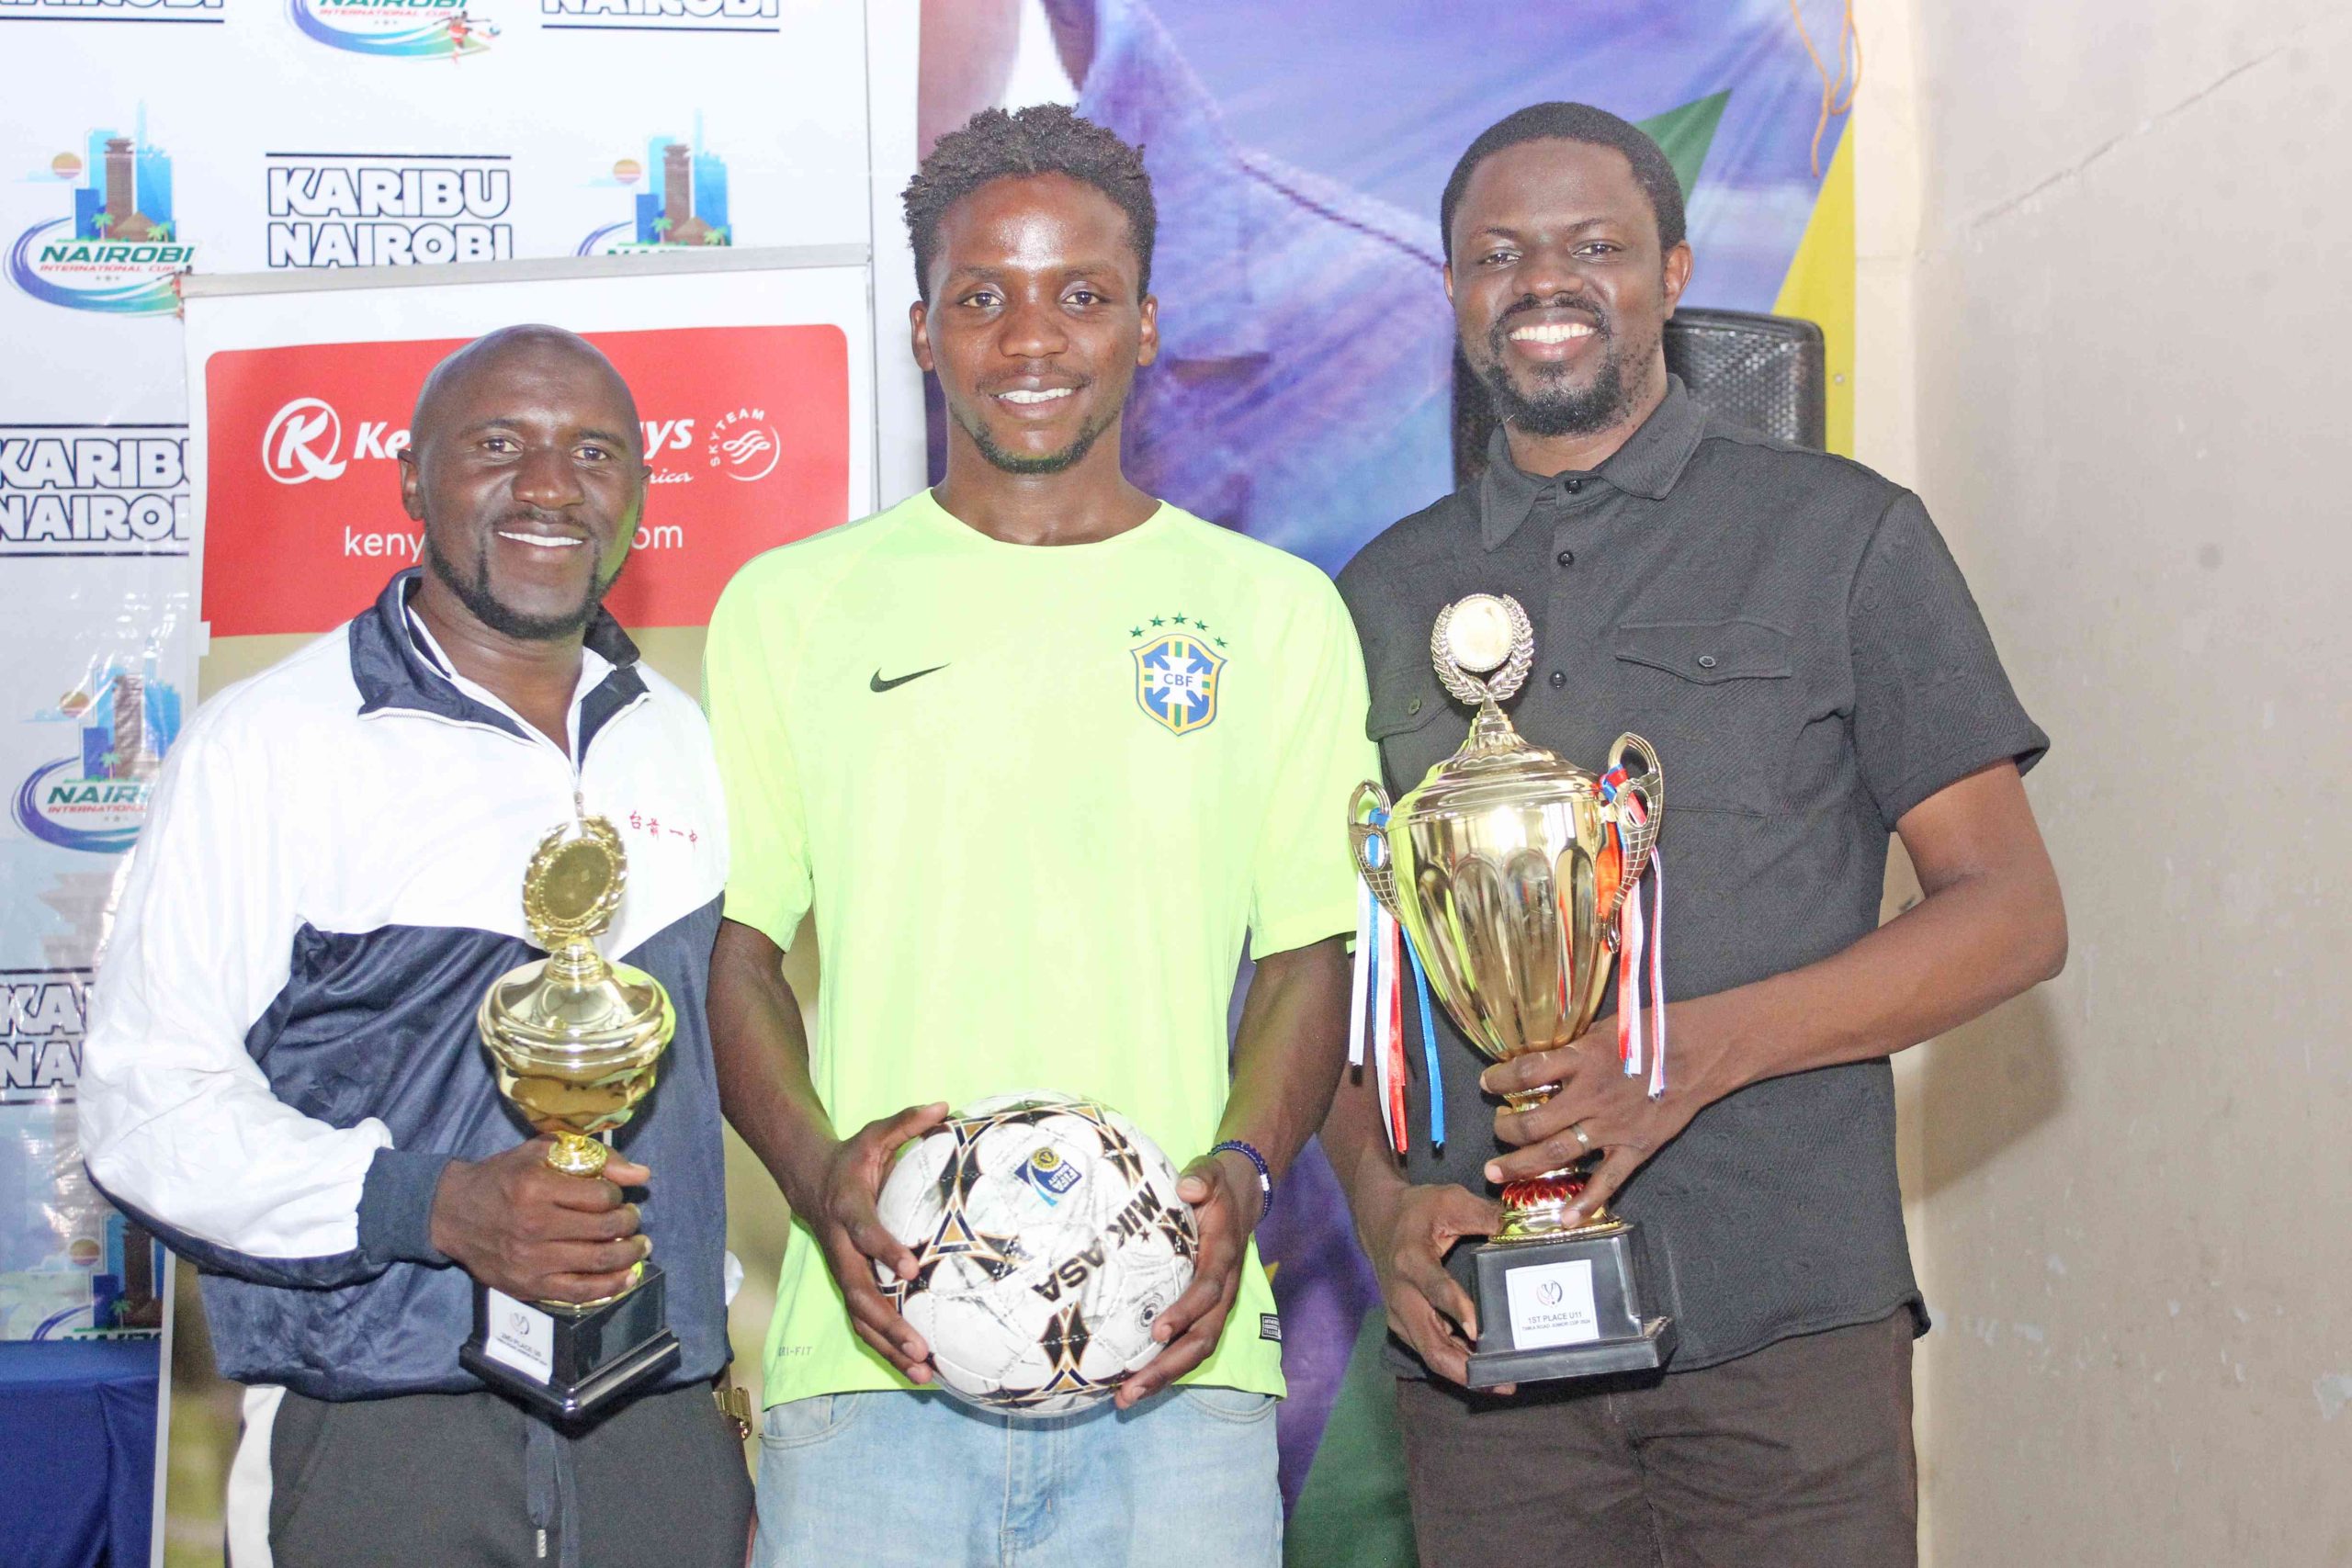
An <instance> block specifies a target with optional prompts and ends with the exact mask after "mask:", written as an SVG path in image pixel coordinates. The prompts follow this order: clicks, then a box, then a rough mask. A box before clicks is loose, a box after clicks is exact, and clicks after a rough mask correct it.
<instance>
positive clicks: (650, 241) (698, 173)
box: [572, 114, 735, 256]
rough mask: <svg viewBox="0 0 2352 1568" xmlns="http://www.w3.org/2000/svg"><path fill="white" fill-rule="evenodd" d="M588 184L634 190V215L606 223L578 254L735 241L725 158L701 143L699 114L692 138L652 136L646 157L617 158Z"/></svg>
mask: <svg viewBox="0 0 2352 1568" xmlns="http://www.w3.org/2000/svg"><path fill="white" fill-rule="evenodd" d="M588 183H589V184H590V185H592V186H597V187H599V188H610V189H621V190H630V191H634V192H635V193H636V194H635V196H634V197H632V198H631V199H632V200H633V202H634V203H635V210H634V213H633V215H632V216H630V217H628V218H626V219H624V220H621V221H620V222H617V223H607V224H605V226H604V227H603V228H601V229H598V230H595V231H594V232H592V233H591V234H590V235H589V236H588V237H587V238H586V239H584V240H582V241H581V242H580V248H579V249H578V250H577V251H575V252H573V253H572V254H575V255H582V256H611V255H624V254H629V253H631V252H635V251H660V250H676V249H678V248H680V247H682V246H687V245H731V244H733V243H735V240H734V231H733V230H731V229H729V227H728V221H727V219H728V211H727V161H726V160H725V159H723V158H721V157H720V156H719V155H718V153H716V152H711V151H710V150H709V149H708V148H707V147H706V146H705V145H703V139H702V116H701V115H700V114H696V115H695V133H694V138H693V140H692V141H687V140H685V139H684V138H682V137H676V136H655V137H652V138H650V139H649V140H648V141H647V143H646V148H645V156H644V158H643V159H641V160H640V159H638V158H633V157H632V158H617V159H615V160H614V162H613V165H612V168H611V171H610V172H609V173H607V174H604V175H598V176H597V177H596V178H594V179H593V180H590V181H589V182H588Z"/></svg>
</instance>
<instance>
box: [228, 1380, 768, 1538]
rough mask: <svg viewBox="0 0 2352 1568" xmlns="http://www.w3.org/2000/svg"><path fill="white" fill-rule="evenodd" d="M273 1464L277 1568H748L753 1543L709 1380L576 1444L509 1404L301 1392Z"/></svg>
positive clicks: (645, 1401) (276, 1436)
mask: <svg viewBox="0 0 2352 1568" xmlns="http://www.w3.org/2000/svg"><path fill="white" fill-rule="evenodd" d="M535 1428H536V1430H535ZM269 1461H270V1462H269V1469H270V1495H269V1546H270V1557H271V1562H272V1568H329V1565H332V1568H363V1565H373V1564H383V1565H386V1568H390V1565H393V1564H402V1565H411V1568H413V1565H417V1564H426V1563H430V1564H432V1565H434V1568H510V1565H511V1568H559V1565H560V1564H563V1563H566V1562H571V1563H575V1564H579V1565H580V1568H648V1565H650V1564H661V1565H662V1568H741V1564H742V1562H743V1553H744V1551H745V1548H746V1546H747V1545H748V1543H749V1541H750V1539H751V1538H750V1529H751V1515H752V1480H751V1473H750V1471H749V1470H748V1469H747V1468H746V1466H745V1464H744V1461H743V1448H742V1444H741V1442H740V1441H738V1439H737V1438H736V1436H735V1427H734V1426H733V1424H732V1423H731V1422H729V1421H728V1420H727V1419H726V1417H724V1416H721V1415H720V1414H719V1412H718V1406H717V1405H716V1404H713V1403H712V1401H711V1397H710V1390H709V1388H708V1387H707V1386H705V1385H701V1384H696V1385H695V1386H693V1387H689V1388H684V1389H675V1390H673V1391H671V1392H669V1393H655V1394H647V1395H645V1396H643V1397H640V1398H638V1399H634V1400H631V1401H630V1402H629V1403H628V1404H626V1405H624V1406H622V1407H621V1409H619V1410H618V1411H616V1413H614V1415H612V1416H610V1417H609V1418H607V1419H605V1420H604V1421H602V1422H599V1423H598V1424H597V1425H595V1426H594V1427H589V1428H588V1429H587V1430H586V1431H584V1432H582V1433H581V1434H580V1435H578V1436H577V1437H569V1438H557V1437H556V1436H555V1434H554V1433H553V1430H552V1429H551V1428H549V1427H546V1426H545V1425H544V1424H543V1423H540V1422H538V1421H537V1420H536V1418H534V1417H532V1416H526V1415H525V1414H524V1413H523V1411H522V1410H521V1409H520V1408H519V1407H518V1406H516V1405H515V1404H509V1403H508V1402H507V1401H505V1400H503V1399H502V1398H500V1397H499V1396H498V1395H496V1394H493V1393H440V1394H435V1393H425V1394H409V1395H402V1396H400V1397H396V1398H391V1399H370V1400H360V1401H354V1402H351V1403H348V1404H325V1403H322V1402H321V1401H319V1400H315V1399H304V1398H302V1397H301V1396H300V1395H299V1394H292V1393H289V1394H288V1395H286V1396H285V1398H284V1400H283V1402H282V1403H281V1404H279V1405H278V1408H277V1417H276V1419H275V1420H274V1421H273V1422H272V1423H271V1429H270V1432H269ZM567 1524H568V1525H569V1526H570V1529H569V1530H568V1531H567V1529H566V1528H565V1527H566V1525H567ZM542 1532H544V1533H542ZM567 1536H568V1538H569V1539H567ZM234 1568H247V1565H246V1564H244V1563H243V1562H239V1563H237V1564H235V1565H234Z"/></svg>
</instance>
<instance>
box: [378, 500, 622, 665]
mask: <svg viewBox="0 0 2352 1568" xmlns="http://www.w3.org/2000/svg"><path fill="white" fill-rule="evenodd" d="M581 548H582V549H586V548H588V546H586V545H582V546H581ZM424 564H425V565H426V566H427V567H428V568H430V569H431V570H432V572H433V575H434V576H435V577H437V578H439V579H440V580H441V585H442V586H443V587H445V588H447V590H448V591H449V592H452V593H454V594H456V595H457V596H458V604H463V605H464V606H465V607H466V609H467V610H468V611H469V613H470V614H471V615H473V618H474V619H475V620H477V621H480V622H481V624H482V625H483V626H488V627H489V628H490V629H491V630H492V631H494V632H496V633H498V634H499V635H500V636H501V637H513V638H514V639H515V641H517V642H560V641H561V640H563V639H564V638H566V637H577V636H579V635H580V634H581V633H582V632H583V631H586V630H587V629H588V623H589V622H591V621H593V620H594V619H595V618H596V611H597V608H598V607H599V606H600V605H602V604H604V602H605V594H607V593H609V592H612V588H613V584H614V583H616V582H618V581H620V580H621V573H622V572H623V571H626V570H628V559H627V558H623V559H622V561H621V564H620V565H619V566H618V567H616V568H615V569H614V570H613V574H612V576H610V577H607V578H605V580H604V581H601V582H597V581H593V580H592V581H590V583H589V587H588V592H587V593H586V594H585V595H584V596H583V597H582V599H581V601H580V604H579V607H578V608H576V609H572V610H568V611H566V612H565V613H564V614H562V615H525V614H523V613H522V612H521V611H519V610H516V609H515V608H513V607H512V606H510V605H508V604H504V603H503V601H501V600H500V599H499V597H498V595H496V594H495V593H493V592H491V588H490V558H489V557H488V556H486V555H485V556H477V557H476V558H474V575H473V579H472V581H467V580H466V578H465V577H464V576H463V575H462V574H460V573H459V572H458V568H457V566H456V564H455V563H454V562H452V561H451V560H450V559H449V558H448V557H447V556H445V555H443V554H442V553H441V549H440V547H439V546H438V545H436V544H435V543H434V539H433V530H432V529H430V528H427V529H426V530H425V531H424Z"/></svg>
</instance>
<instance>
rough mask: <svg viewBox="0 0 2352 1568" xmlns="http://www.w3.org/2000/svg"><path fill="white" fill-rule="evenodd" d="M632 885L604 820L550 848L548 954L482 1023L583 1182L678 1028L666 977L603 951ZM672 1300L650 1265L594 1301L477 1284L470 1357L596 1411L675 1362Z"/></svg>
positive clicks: (536, 882) (499, 984)
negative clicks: (599, 947) (669, 1323)
mask: <svg viewBox="0 0 2352 1568" xmlns="http://www.w3.org/2000/svg"><path fill="white" fill-rule="evenodd" d="M627 883H628V858H627V856H626V855H625V854H624V853H623V852H622V850H621V843H620V835H619V834H618V833H617V832H616V830H615V829H614V828H613V826H612V824H611V823H609V822H607V821H605V819H604V818H601V817H592V818H587V819H586V820H584V821H582V822H581V823H579V824H577V825H576V826H575V825H567V826H565V827H561V828H558V829H555V830H554V831H552V832H550V833H548V836H547V837H546V838H545V839H543V840H540V842H539V847H538V850H537V852H536V853H535V854H533V855H532V857H531V863H530V867H529V869H528V870H527V871H526V873H525V874H524V878H523V913H524V919H525V921H526V924H527V925H528V926H529V928H530V931H531V934H532V936H533V938H534V939H536V940H537V942H538V944H539V945H540V946H541V947H543V948H545V949H547V951H548V956H547V957H545V958H540V959H534V960H533V961H532V962H530V963H528V964H523V965H521V966H519V967H517V968H515V969H510V970H508V971H507V972H506V973H505V974H504V975H502V976H499V978H498V979H497V981H496V982H494V983H493V984H492V986H491V987H490V990H489V992H488V994H486V995H485V996H484V997H483V998H482V1002H481V1010H480V1012H479V1013H478V1014H477V1016H476V1022H477V1024H478V1025H479V1027H480V1030H481V1039H482V1044H483V1045H484V1047H485V1048H487V1050H488V1051H489V1053H490V1059H491V1065H492V1070H493V1071H494V1072H495V1073H496V1075H497V1080H498V1089H499V1093H500V1094H502V1095H503V1096H504V1097H505V1100H506V1101H507V1103H508V1104H509V1105H510V1106H512V1107H513V1108H514V1109H515V1111H516V1113H517V1114H518V1115H520V1116H521V1118H522V1119H523V1121H524V1122H525V1123H526V1124H527V1125H528V1126H529V1127H530V1128H531V1129H532V1130H533V1131H534V1132H537V1133H543V1134H552V1135H553V1137H554V1139H555V1142H554V1144H553V1145H551V1146H550V1147H549V1148H548V1165H549V1166H550V1167H552V1168H555V1169H557V1170H560V1171H561V1172H563V1173H564V1174H565V1175H567V1176H571V1177H575V1178H579V1179H594V1178H596V1177H597V1176H598V1175H599V1174H600V1173H601V1172H602V1171H603V1170H604V1168H605V1160H606V1159H607V1158H608V1157H609V1154H610V1150H609V1145H607V1144H606V1143H605V1141H604V1139H605V1136H606V1135H608V1134H611V1133H612V1132H613V1131H615V1130H616V1129H617V1128H619V1127H621V1126H623V1125H625V1124H627V1122H628V1120H629V1118H630V1117H632V1116H634V1115H635V1114H636V1112H637V1107H638V1105H639V1102H641V1101H642V1100H644V1099H645V1097H646V1096H647V1095H649V1094H650V1093H652V1092H653V1086H654V1080H655V1077H656V1076H657V1070H658V1068H659V1066H660V1063H661V1059H662V1051H663V1050H664V1049H665V1048H666V1047H667V1046H668V1045H669V1043H670V1037H671V1035H672V1033H673V1032H674V1031H675V1030H676V1028H677V1016H676V1014H675V1012H674V1011H673V1009H672V1007H671V1003H670V997H669V993H668V992H667V991H665V990H664V989H663V988H662V983H661V982H660V981H658V980H656V979H654V978H653V977H652V976H650V975H648V974H646V973H645V972H644V971H643V970H641V969H638V968H635V967H633V966H631V965H629V964H615V963H611V962H609V961H607V960H606V959H605V957H604V956H603V955H602V954H600V953H598V952H597V951H596V945H595V942H594V937H595V936H597V935H598V934H600V933H601V932H603V931H605V929H606V928H608V927H609V926H610V925H611V924H612V919H613V916H614V915H615V914H616V912H617V911H618V909H619V908H620V902H621V894H622V891H623V889H624V888H625V886H627ZM664 1294H665V1292H664V1286H663V1281H662V1270H661V1269H659V1268H658V1267H656V1266H655V1265H653V1264H651V1263H650V1262H646V1263H639V1264H638V1265H637V1266H636V1267H635V1268H634V1269H631V1270H630V1282H629V1283H628V1286H627V1287H625V1288H624V1289H623V1290H621V1291H620V1292H617V1293H616V1294H614V1295H610V1296H605V1297H603V1298H601V1299H599V1300H597V1301H593V1302H547V1301H542V1302H520V1301H517V1300H515V1298H514V1297H512V1296H509V1295H507V1294H505V1293H504V1292H501V1291H496V1290H492V1289H491V1288H490V1287H488V1286H486V1285H482V1284H481V1283H480V1282H477V1283H476V1284H475V1286H474V1333H473V1337H471V1338H470V1339H469V1340H468V1341H467V1343H466V1346H465V1348H463V1349H462V1350H460V1351H459V1352H458V1359H459V1360H460V1361H461V1362H463V1363H464V1365H465V1366H466V1368H467V1369H468V1370H469V1371H472V1372H473V1373H474V1374H475V1375H476V1376H478V1377H480V1378H481V1379H482V1380H483V1381H484V1382H491V1383H493V1384H495V1385H496V1386H498V1387H500V1388H501V1389H503V1390H504V1391H506V1392H507V1393H511V1394H514V1395H515V1396H516V1397H517V1398H519V1399H521V1400H522V1401H523V1402H524V1403H525V1404H528V1405H530V1406H532V1407H533V1408H535V1409H537V1410H539V1411H541V1412H542V1413H544V1414H547V1415H548V1416H554V1417H556V1418H558V1419H564V1420H570V1419H574V1418H577V1417H580V1416H586V1415H589V1414H592V1413H594V1411H595V1410H596V1409H597V1408H598V1407H600V1406H601V1405H603V1404H605V1403H606V1402H608V1401H610V1400H612V1399H613V1398H615V1397H616V1396H617V1395H618V1394H620V1393H622V1392H624V1391H625V1390H627V1389H629V1388H633V1387H635V1386H636V1385H637V1384H639V1382H643V1381H644V1380H646V1379H648V1378H650V1377H653V1376H656V1375H657V1374H659V1373H660V1372H661V1371H663V1370H665V1369H666V1368H668V1367H670V1366H672V1365H673V1364H675V1362H676V1361H677V1359H678V1356H679V1353H680V1352H679V1346H678V1340H677V1337H676V1336H675V1335H674V1334H673V1333H671V1331H670V1330H669V1329H668V1328H667V1327H666V1326H664V1324H663V1303H664Z"/></svg>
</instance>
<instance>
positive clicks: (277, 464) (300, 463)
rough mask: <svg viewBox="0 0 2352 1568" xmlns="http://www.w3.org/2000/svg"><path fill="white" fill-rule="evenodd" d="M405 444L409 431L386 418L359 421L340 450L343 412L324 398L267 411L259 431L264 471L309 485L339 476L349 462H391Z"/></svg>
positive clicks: (282, 481) (298, 400)
mask: <svg viewBox="0 0 2352 1568" xmlns="http://www.w3.org/2000/svg"><path fill="white" fill-rule="evenodd" d="M407 447H408V432H407V431H405V430H395V429H393V428H392V422H391V421H390V420H388V419H363V420H361V421H360V422H359V434H358V437H357V439H356V440H354V441H353V442H352V444H351V457H349V458H348V459H346V458H345V457H343V456H342V453H343V416H342V415H341V414H339V413H337V412H334V405H333V404H332V403H329V402H328V401H327V400H325V399H323V398H296V399H295V400H293V401H292V402H290V403H288V404H287V405H286V406H285V407H284V408H282V409H279V410H278V411H277V412H276V413H274V414H272V415H270V418H269V424H268V426H267V427H266V429H264V430H263V431H262V433H261V466H262V471H263V472H265V473H266V474H267V475H269V477H270V478H271V479H276V480H277V482H278V483H279V484H282V485H300V484H309V483H310V482H311V480H312V479H341V478H343V470H344V469H345V468H347V467H349V466H350V464H351V463H353V462H356V461H361V460H364V459H367V458H370V457H372V458H376V459H378V460H379V461H382V462H390V460H391V459H393V458H394V457H399V456H400V455H401V452H403V451H404V450H406V449H407Z"/></svg>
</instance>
